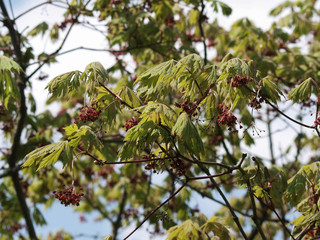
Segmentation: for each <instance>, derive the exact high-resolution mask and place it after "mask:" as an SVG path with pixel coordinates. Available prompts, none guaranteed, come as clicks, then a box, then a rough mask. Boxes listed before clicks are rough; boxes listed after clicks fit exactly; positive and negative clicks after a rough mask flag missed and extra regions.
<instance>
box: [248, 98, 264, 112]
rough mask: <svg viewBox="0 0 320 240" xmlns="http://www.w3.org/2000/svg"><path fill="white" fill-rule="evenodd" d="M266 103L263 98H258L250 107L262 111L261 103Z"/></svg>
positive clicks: (251, 102) (252, 101) (254, 99)
mask: <svg viewBox="0 0 320 240" xmlns="http://www.w3.org/2000/svg"><path fill="white" fill-rule="evenodd" d="M263 101H264V99H263V97H260V98H259V99H258V98H257V97H254V98H253V99H252V100H251V101H250V103H249V105H250V107H252V108H254V109H260V108H261V103H262V102H263Z"/></svg>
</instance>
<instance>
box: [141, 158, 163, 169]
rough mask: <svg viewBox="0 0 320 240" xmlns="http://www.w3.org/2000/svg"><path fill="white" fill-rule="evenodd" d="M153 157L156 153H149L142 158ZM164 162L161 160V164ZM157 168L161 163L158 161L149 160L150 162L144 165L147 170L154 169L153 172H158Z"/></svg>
mask: <svg viewBox="0 0 320 240" xmlns="http://www.w3.org/2000/svg"><path fill="white" fill-rule="evenodd" d="M153 157H155V155H154V154H149V155H146V156H144V157H143V158H142V159H143V160H151V159H152V158H153ZM162 163H163V162H161V164H162ZM157 168H159V163H157V162H156V161H153V162H149V163H148V164H147V165H146V166H145V167H144V169H145V170H152V169H153V173H156V172H157Z"/></svg>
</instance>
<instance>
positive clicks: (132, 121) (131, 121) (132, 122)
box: [122, 117, 138, 132]
mask: <svg viewBox="0 0 320 240" xmlns="http://www.w3.org/2000/svg"><path fill="white" fill-rule="evenodd" d="M136 125H138V122H137V119H136V118H135V117H133V118H131V119H129V120H127V121H126V124H125V125H123V126H122V127H123V128H125V129H126V132H128V130H129V129H130V128H132V127H134V126H136Z"/></svg>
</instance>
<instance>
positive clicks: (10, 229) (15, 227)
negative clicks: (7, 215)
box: [8, 223, 24, 234]
mask: <svg viewBox="0 0 320 240" xmlns="http://www.w3.org/2000/svg"><path fill="white" fill-rule="evenodd" d="M23 227H24V226H23V225H22V224H20V223H15V224H13V225H11V226H10V227H8V232H9V233H10V234H14V233H17V232H18V231H19V230H20V229H22V228H23Z"/></svg>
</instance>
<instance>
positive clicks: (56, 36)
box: [50, 24, 59, 42]
mask: <svg viewBox="0 0 320 240" xmlns="http://www.w3.org/2000/svg"><path fill="white" fill-rule="evenodd" d="M50 38H51V41H52V42H56V41H57V40H58V39H59V25H58V24H55V25H53V27H52V28H51V30H50Z"/></svg>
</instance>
